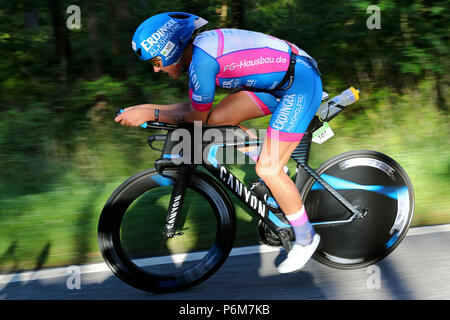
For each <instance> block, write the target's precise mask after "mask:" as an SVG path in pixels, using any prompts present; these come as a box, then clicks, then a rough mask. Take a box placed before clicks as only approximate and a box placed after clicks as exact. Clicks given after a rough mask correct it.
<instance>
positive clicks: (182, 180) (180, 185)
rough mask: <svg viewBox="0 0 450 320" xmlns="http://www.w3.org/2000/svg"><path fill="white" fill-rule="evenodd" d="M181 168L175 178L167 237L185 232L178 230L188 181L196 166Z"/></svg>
mask: <svg viewBox="0 0 450 320" xmlns="http://www.w3.org/2000/svg"><path fill="white" fill-rule="evenodd" d="M179 168H180V169H179V171H178V177H177V179H176V180H175V184H174V187H173V190H172V195H171V197H170V203H169V208H168V209H167V215H166V223H165V233H166V237H167V238H169V239H170V238H173V237H174V236H179V235H182V234H183V232H176V230H177V227H178V220H179V217H180V213H181V208H182V207H183V202H184V197H185V195H186V188H187V183H188V181H189V178H190V175H191V173H192V171H193V169H194V166H192V165H181V166H180V167H179Z"/></svg>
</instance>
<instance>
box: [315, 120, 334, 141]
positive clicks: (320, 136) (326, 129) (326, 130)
mask: <svg viewBox="0 0 450 320" xmlns="http://www.w3.org/2000/svg"><path fill="white" fill-rule="evenodd" d="M332 136H334V132H333V130H331V128H330V125H329V124H328V122H324V123H323V126H321V127H320V128H319V129H317V130H316V131H314V132H313V138H312V141H313V142H315V143H318V144H322V143H324V142H325V141H327V140H328V139H330V138H331V137H332Z"/></svg>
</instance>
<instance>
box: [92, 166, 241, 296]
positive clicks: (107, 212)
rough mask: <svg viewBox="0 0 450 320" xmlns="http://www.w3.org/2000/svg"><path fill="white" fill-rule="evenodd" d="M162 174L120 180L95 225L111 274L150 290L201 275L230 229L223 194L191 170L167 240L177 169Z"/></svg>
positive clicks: (217, 260) (178, 286) (229, 240)
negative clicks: (174, 228)
mask: <svg viewBox="0 0 450 320" xmlns="http://www.w3.org/2000/svg"><path fill="white" fill-rule="evenodd" d="M164 174H165V176H161V175H160V174H159V173H158V172H157V171H155V170H154V169H151V170H147V171H144V172H141V173H139V174H137V175H135V176H133V177H131V178H130V179H128V180H127V181H125V182H124V183H123V184H122V185H121V186H119V188H117V190H115V191H114V193H113V194H112V195H111V197H110V198H109V200H108V201H107V203H106V205H105V207H104V208H103V211H102V214H101V216H100V221H99V224H98V240H99V245H100V250H101V252H102V255H103V257H104V259H105V261H106V262H107V264H108V266H109V267H110V268H111V270H112V271H113V272H114V274H115V275H116V276H118V277H119V278H120V279H121V280H123V281H124V282H126V283H127V284H129V285H131V286H133V287H135V288H138V289H141V290H145V291H151V292H171V291H178V290H183V289H187V288H189V287H191V286H194V285H196V284H198V283H200V282H202V281H204V280H206V279H207V278H208V277H209V276H211V275H212V274H213V273H214V272H215V271H217V270H218V269H219V267H220V266H221V265H222V264H223V262H224V261H225V259H226V258H227V257H228V254H229V253H230V251H231V249H232V246H233V242H234V236H235V229H236V217H235V213H234V209H233V206H232V203H231V201H230V200H229V198H228V196H227V194H226V193H225V192H224V191H223V190H222V189H221V188H220V187H219V186H218V185H217V183H216V182H214V180H213V179H211V178H209V177H208V176H207V175H205V174H203V173H201V172H199V171H194V172H193V173H192V175H191V177H190V179H189V181H188V183H187V190H186V196H185V198H184V203H183V206H182V208H181V213H180V214H179V215H180V216H179V220H178V230H177V231H178V235H177V236H175V237H173V238H171V239H168V238H167V237H166V235H165V232H164V231H165V230H164V228H165V220H166V215H167V209H168V207H169V202H170V198H171V193H172V190H173V185H174V182H175V179H176V177H177V175H178V171H177V170H175V169H173V170H166V171H164ZM166 175H168V176H166Z"/></svg>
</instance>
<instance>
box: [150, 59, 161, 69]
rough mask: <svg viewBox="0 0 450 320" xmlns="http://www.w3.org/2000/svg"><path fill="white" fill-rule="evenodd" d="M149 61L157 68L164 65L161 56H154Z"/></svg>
mask: <svg viewBox="0 0 450 320" xmlns="http://www.w3.org/2000/svg"><path fill="white" fill-rule="evenodd" d="M148 62H150V63H151V64H152V65H153V66H155V67H157V68H161V67H162V66H163V64H162V60H161V58H159V57H154V58H152V59H150V60H148Z"/></svg>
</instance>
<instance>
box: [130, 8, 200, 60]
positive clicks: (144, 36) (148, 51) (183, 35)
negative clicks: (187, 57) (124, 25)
mask: <svg viewBox="0 0 450 320" xmlns="http://www.w3.org/2000/svg"><path fill="white" fill-rule="evenodd" d="M207 23H208V21H206V20H204V19H202V18H200V17H198V16H195V15H193V14H189V13H185V12H167V13H161V14H157V15H155V16H153V17H150V18H148V19H147V20H145V21H144V22H143V23H141V25H140V26H139V27H138V28H137V29H136V32H135V33H134V36H133V41H132V43H131V44H132V47H133V50H134V52H135V53H136V54H137V55H138V56H139V59H141V60H143V61H146V60H149V59H152V58H154V57H156V56H158V57H159V58H161V60H162V62H163V66H164V67H166V66H170V65H171V64H174V63H175V62H177V61H178V59H179V58H180V57H181V54H182V53H183V50H184V48H185V47H186V46H187V44H188V42H189V40H190V39H191V37H192V35H193V34H194V31H195V30H197V29H199V28H200V27H202V26H204V25H205V24H207Z"/></svg>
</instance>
